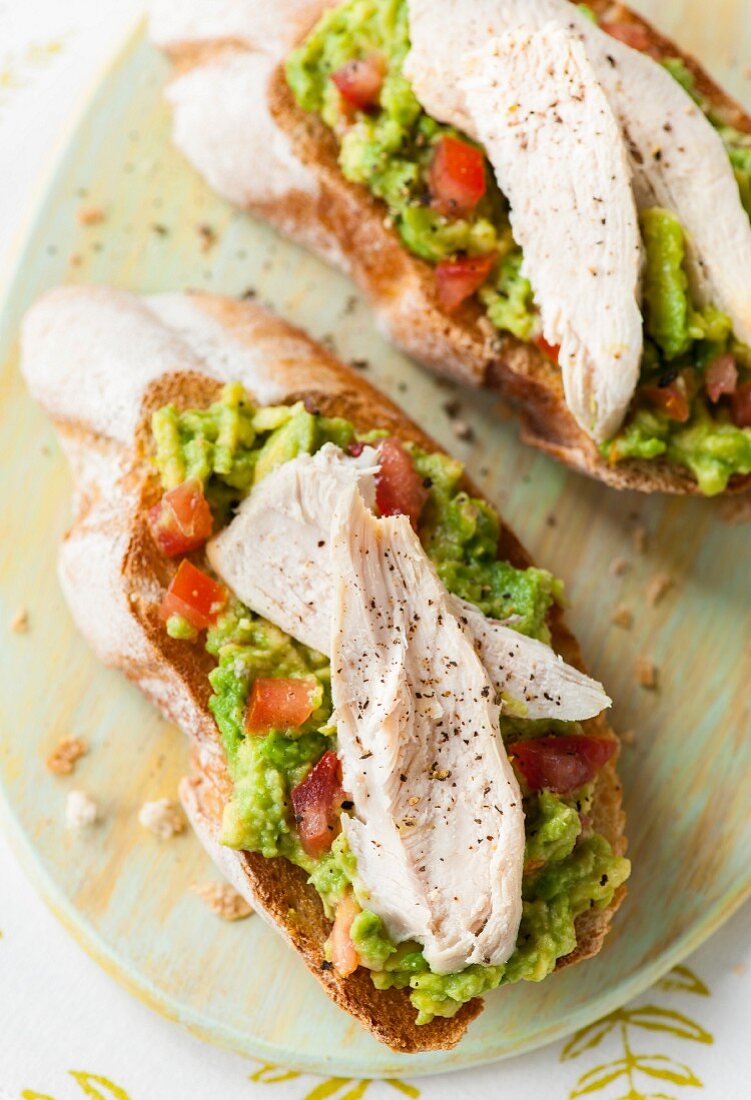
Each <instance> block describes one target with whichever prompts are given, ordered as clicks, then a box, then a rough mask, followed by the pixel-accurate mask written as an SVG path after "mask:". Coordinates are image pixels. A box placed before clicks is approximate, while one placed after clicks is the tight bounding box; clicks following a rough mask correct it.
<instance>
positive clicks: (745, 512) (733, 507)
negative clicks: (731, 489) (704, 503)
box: [720, 493, 751, 525]
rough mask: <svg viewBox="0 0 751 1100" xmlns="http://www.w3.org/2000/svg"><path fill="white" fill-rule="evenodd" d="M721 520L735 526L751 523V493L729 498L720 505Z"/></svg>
mask: <svg viewBox="0 0 751 1100" xmlns="http://www.w3.org/2000/svg"><path fill="white" fill-rule="evenodd" d="M720 519H721V520H722V521H723V522H724V523H731V524H733V525H735V524H740V523H751V493H739V494H738V496H732V497H728V498H727V500H723V501H722V503H721V505H720Z"/></svg>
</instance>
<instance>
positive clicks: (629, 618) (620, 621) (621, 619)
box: [610, 603, 634, 630]
mask: <svg viewBox="0 0 751 1100" xmlns="http://www.w3.org/2000/svg"><path fill="white" fill-rule="evenodd" d="M610 621H611V623H613V625H614V626H621V627H623V629H624V630H630V629H631V627H632V626H633V625H634V616H633V615H632V614H631V611H630V609H629V608H628V607H626V605H625V604H624V603H621V604H618V607H616V609H615V611H614V612H613V614H612V615H611V616H610Z"/></svg>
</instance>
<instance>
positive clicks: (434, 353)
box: [170, 0, 751, 496]
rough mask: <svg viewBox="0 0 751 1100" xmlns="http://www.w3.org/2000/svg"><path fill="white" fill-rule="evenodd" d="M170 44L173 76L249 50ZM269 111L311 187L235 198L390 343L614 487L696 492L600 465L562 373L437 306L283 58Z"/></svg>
mask: <svg viewBox="0 0 751 1100" xmlns="http://www.w3.org/2000/svg"><path fill="white" fill-rule="evenodd" d="M572 2H576V0H572ZM590 6H591V7H593V8H594V9H595V10H596V11H597V13H598V14H600V15H607V18H608V20H609V21H611V22H622V23H635V24H638V25H639V26H641V27H643V28H645V29H646V31H647V33H648V35H649V39H650V42H651V43H652V52H653V53H654V55H655V56H656V57H658V58H659V57H668V56H670V57H675V56H679V57H681V58H682V59H683V60H684V61H685V62H686V64H687V65H688V67H689V69H690V70H691V72H692V73H693V74H694V76H695V77H696V80H697V85H698V87H699V89H700V90H701V92H702V94H703V95H705V96H706V97H707V99H708V100H709V101H710V102H711V103H712V104H713V106H714V108H715V109H716V110H717V111H718V112H719V113H721V114H722V115H723V117H725V118H726V119H727V121H728V123H730V124H732V125H734V126H736V127H737V128H738V129H741V130H744V131H747V132H751V117H749V115H747V114H746V113H745V112H744V111H743V109H742V108H741V107H740V105H739V104H738V103H737V102H735V101H734V100H733V99H731V97H730V96H728V95H727V94H726V93H725V92H724V91H723V90H722V89H721V88H720V87H719V86H718V85H717V84H716V83H715V82H714V81H713V80H712V79H711V77H710V76H709V75H708V74H707V73H706V71H705V70H704V69H703V68H702V67H701V65H700V64H699V63H698V62H697V61H696V60H695V59H694V58H692V57H691V56H690V55H688V54H686V53H685V52H683V51H682V50H680V49H678V47H676V46H675V45H674V44H673V43H672V42H670V40H669V39H667V38H665V37H664V36H663V35H661V34H659V33H658V32H657V31H656V30H655V29H654V28H653V27H652V26H651V25H650V24H649V23H648V22H647V21H646V20H644V19H642V18H641V17H640V16H638V15H636V14H635V13H633V12H632V11H630V9H628V8H627V7H626V6H625V5H622V4H612V3H609V2H608V0H594V2H593V3H592V4H591V5H590ZM258 48H259V49H261V48H262V44H261V43H259V44H258ZM170 52H171V54H172V56H173V59H174V60H175V62H176V66H177V71H178V73H181V74H185V73H186V72H189V71H191V70H192V69H194V68H196V67H201V66H207V65H217V64H219V65H221V64H222V61H223V59H229V58H231V57H236V56H238V55H242V54H243V53H245V54H247V53H248V52H249V46H248V44H247V43H238V42H237V41H233V40H226V41H213V42H211V43H204V44H200V43H199V44H196V43H190V44H185V43H182V44H180V43H178V44H176V45H174V46H173V48H172V49H171V51H170ZM250 52H252V51H250ZM267 107H268V111H269V113H270V115H271V118H272V120H273V123H274V124H275V125H276V127H277V128H278V131H279V133H280V134H283V135H284V137H285V139H286V140H287V141H288V142H289V144H290V146H291V148H293V149H294V153H295V157H296V158H298V159H299V160H300V161H301V162H302V164H304V166H305V167H306V169H307V170H308V172H309V173H310V176H311V179H312V180H314V181H315V184H316V187H315V188H314V189H313V190H312V191H310V192H302V191H300V190H299V189H294V188H292V189H290V190H288V191H287V192H286V193H284V194H275V195H273V196H272V195H268V196H267V195H261V196H260V197H254V198H252V199H250V200H249V201H247V202H244V203H243V204H242V205H246V206H247V207H248V208H249V209H252V210H254V211H255V212H257V213H258V214H260V215H261V216H262V217H264V218H265V219H266V220H268V221H269V222H271V223H272V224H273V225H274V226H275V227H276V228H277V229H279V230H280V231H281V232H282V233H284V234H285V235H287V236H290V237H292V238H293V239H294V240H296V241H298V242H300V243H301V244H304V245H305V246H306V247H308V248H310V249H312V250H313V251H314V252H317V253H318V254H319V255H321V256H322V257H323V258H324V259H326V260H328V261H329V262H332V263H334V264H335V266H338V267H340V268H342V269H343V270H345V271H346V272H347V273H348V274H349V275H350V276H351V277H352V278H353V280H354V281H355V283H356V284H357V285H358V287H359V288H360V289H361V290H362V291H363V292H364V293H365V295H366V296H367V298H368V299H369V301H370V303H371V305H372V307H373V309H374V311H375V312H376V314H377V316H378V318H379V321H380V323H381V326H382V327H383V329H384V330H385V331H386V332H387V334H388V335H389V338H390V339H391V340H392V341H393V342H394V343H396V344H397V345H398V346H399V347H400V348H402V349H403V350H404V351H406V352H407V353H408V354H409V355H411V356H412V357H413V358H415V359H417V360H418V361H420V362H421V363H423V364H424V365H425V366H427V367H429V368H430V369H431V370H433V371H435V372H437V373H439V374H443V375H446V376H448V377H451V378H454V379H457V380H458V381H460V382H462V383H465V384H468V385H471V386H478V387H486V388H488V389H491V390H494V391H496V392H499V393H500V394H501V395H502V396H503V397H504V398H506V399H507V400H508V401H509V402H510V403H511V404H512V405H513V406H514V408H515V409H516V411H517V413H518V416H519V419H520V422H521V431H522V438H523V439H524V441H525V442H527V443H530V444H532V445H533V446H535V447H537V448H539V449H540V450H543V451H545V452H547V453H548V454H550V455H552V456H553V457H554V458H557V459H558V460H559V461H561V462H563V463H565V464H566V465H567V466H570V467H571V468H572V469H575V470H577V471H579V472H581V473H584V474H588V475H589V476H591V477H594V478H596V479H598V480H600V481H603V482H605V483H606V484H608V485H610V486H612V487H614V488H617V489H634V490H639V491H641V492H664V493H680V494H691V495H697V496H701V495H702V494H701V491H700V489H699V486H698V484H697V482H696V479H695V478H694V477H693V475H692V474H691V473H690V471H689V470H688V469H687V468H684V467H681V466H677V465H675V464H673V463H670V462H667V461H666V460H664V459H652V460H649V461H646V460H640V459H627V460H624V461H621V462H619V463H617V464H611V463H609V462H608V461H607V460H606V459H605V458H603V456H602V455H601V454H600V452H599V450H598V449H597V446H596V445H595V443H594V442H593V441H592V440H591V439H590V438H589V437H588V436H587V435H586V433H585V432H583V431H582V430H581V428H580V427H579V426H578V424H577V423H576V421H575V420H574V418H573V416H572V415H571V413H570V411H569V409H568V407H567V405H566V402H565V399H564V394H563V385H562V380H561V374H560V371H559V370H558V369H557V368H555V367H554V365H553V364H551V363H550V362H549V361H548V360H547V359H546V358H545V356H544V355H543V354H542V353H541V352H540V351H539V350H538V349H537V348H536V347H535V346H534V345H530V344H526V343H523V342H522V341H519V340H517V339H516V338H514V337H513V336H511V335H510V334H508V333H501V332H499V331H498V330H496V329H495V328H494V326H493V325H492V323H491V322H490V321H489V320H488V318H487V316H486V315H485V313H484V311H483V310H482V308H481V307H480V306H479V305H478V304H477V303H476V302H469V303H466V304H465V305H464V306H463V307H462V308H460V309H459V310H458V311H457V312H456V313H455V314H453V315H452V316H450V317H449V316H447V315H446V314H445V313H444V312H443V311H442V310H441V309H440V308H439V305H438V300H437V296H436V290H435V279H434V275H433V269H432V268H431V267H430V265H429V264H427V263H426V262H424V261H422V260H420V259H418V258H417V257H415V256H413V255H411V254H410V253H408V252H407V251H406V249H405V248H404V246H403V245H402V243H401V240H400V238H399V237H398V235H397V233H396V232H395V230H394V229H393V228H392V227H391V226H390V225H389V224H388V222H387V219H385V217H384V213H385V207H384V205H383V203H382V202H380V200H378V199H375V198H374V197H373V196H372V195H371V194H370V192H369V191H368V190H367V188H365V187H364V186H362V185H359V184H353V183H350V182H349V181H347V180H346V179H345V178H344V176H343V175H342V173H341V171H340V169H339V166H338V160H337V152H338V150H337V142H336V139H335V137H334V135H333V134H332V133H331V131H330V130H329V129H328V128H327V127H326V126H325V125H324V124H323V123H322V122H321V121H320V119H319V118H317V116H315V115H311V114H309V113H307V112H305V111H303V110H302V109H301V108H300V107H298V105H297V103H296V101H295V99H294V96H293V95H292V92H291V91H290V89H289V86H288V84H287V82H286V79H285V75H284V65H283V64H279V65H278V66H277V68H276V70H275V71H274V72H273V74H272V77H271V80H270V82H269V84H268V102H267ZM199 167H201V165H200V164H199ZM749 485H751V476H745V477H740V476H736V477H733V478H732V479H731V481H730V484H729V486H728V489H727V492H738V491H742V490H744V489H746V488H747V487H748V486H749Z"/></svg>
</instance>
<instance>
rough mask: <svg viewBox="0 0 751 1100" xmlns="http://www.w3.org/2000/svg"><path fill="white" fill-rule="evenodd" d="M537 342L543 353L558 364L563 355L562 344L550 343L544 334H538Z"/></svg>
mask: <svg viewBox="0 0 751 1100" xmlns="http://www.w3.org/2000/svg"><path fill="white" fill-rule="evenodd" d="M535 343H536V344H537V346H538V348H539V349H540V351H541V352H542V354H543V355H544V356H545V357H546V358H547V359H550V361H551V362H552V363H555V364H557V363H558V360H559V359H560V356H561V345H560V344H549V343H548V342H547V340H546V339H545V337H544V336H538V337H536V338H535Z"/></svg>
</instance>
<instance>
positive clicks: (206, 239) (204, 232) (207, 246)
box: [198, 225, 217, 252]
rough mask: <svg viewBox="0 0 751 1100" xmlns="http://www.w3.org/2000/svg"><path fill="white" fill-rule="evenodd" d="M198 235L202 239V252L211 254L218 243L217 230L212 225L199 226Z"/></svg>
mask: <svg viewBox="0 0 751 1100" xmlns="http://www.w3.org/2000/svg"><path fill="white" fill-rule="evenodd" d="M198 234H199V236H200V238H201V252H209V251H210V250H211V249H212V248H213V247H214V245H215V244H216V242H217V235H216V230H215V229H214V228H213V227H212V226H210V225H199V226H198Z"/></svg>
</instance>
